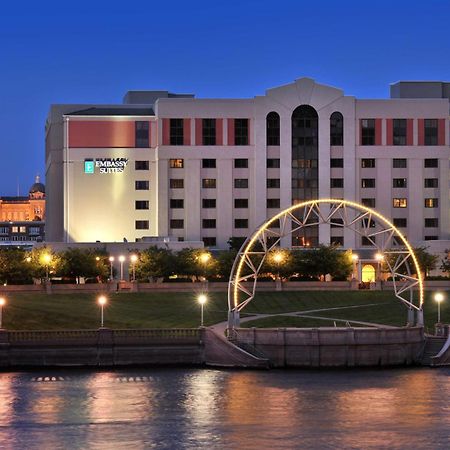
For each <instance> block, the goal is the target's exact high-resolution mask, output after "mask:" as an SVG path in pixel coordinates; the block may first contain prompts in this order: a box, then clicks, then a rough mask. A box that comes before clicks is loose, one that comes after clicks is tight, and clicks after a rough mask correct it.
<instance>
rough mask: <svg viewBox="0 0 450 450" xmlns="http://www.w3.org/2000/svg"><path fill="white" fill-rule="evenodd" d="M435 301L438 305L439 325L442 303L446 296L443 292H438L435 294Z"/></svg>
mask: <svg viewBox="0 0 450 450" xmlns="http://www.w3.org/2000/svg"><path fill="white" fill-rule="evenodd" d="M434 300H435V302H437V304H438V323H441V302H442V301H443V300H444V294H443V293H442V292H436V294H434Z"/></svg>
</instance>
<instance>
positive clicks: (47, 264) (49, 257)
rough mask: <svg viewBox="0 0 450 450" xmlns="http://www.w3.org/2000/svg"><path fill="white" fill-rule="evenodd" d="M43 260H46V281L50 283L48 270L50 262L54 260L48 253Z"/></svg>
mask: <svg viewBox="0 0 450 450" xmlns="http://www.w3.org/2000/svg"><path fill="white" fill-rule="evenodd" d="M42 259H43V260H44V264H45V274H46V276H45V279H46V281H48V269H49V265H50V262H51V260H52V255H50V254H48V253H46V254H45V255H44V256H43V257H42Z"/></svg>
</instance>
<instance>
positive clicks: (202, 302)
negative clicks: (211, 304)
mask: <svg viewBox="0 0 450 450" xmlns="http://www.w3.org/2000/svg"><path fill="white" fill-rule="evenodd" d="M197 300H198V302H199V303H200V326H201V327H202V326H203V307H204V305H205V303H206V302H207V300H208V297H206V295H205V294H200V295H199V296H198V298H197Z"/></svg>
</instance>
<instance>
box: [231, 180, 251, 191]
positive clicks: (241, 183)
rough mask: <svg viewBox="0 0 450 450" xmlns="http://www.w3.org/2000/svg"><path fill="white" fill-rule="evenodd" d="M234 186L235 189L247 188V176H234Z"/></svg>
mask: <svg viewBox="0 0 450 450" xmlns="http://www.w3.org/2000/svg"><path fill="white" fill-rule="evenodd" d="M234 187H235V188H237V189H247V188H248V178H235V179H234Z"/></svg>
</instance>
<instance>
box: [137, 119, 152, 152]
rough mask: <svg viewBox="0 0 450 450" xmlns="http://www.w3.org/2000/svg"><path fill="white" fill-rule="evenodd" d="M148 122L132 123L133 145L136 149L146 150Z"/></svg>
mask: <svg viewBox="0 0 450 450" xmlns="http://www.w3.org/2000/svg"><path fill="white" fill-rule="evenodd" d="M148 125H149V123H148V122H139V121H138V122H135V123H134V136H135V145H136V147H137V148H148V147H150V144H149V134H148Z"/></svg>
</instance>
